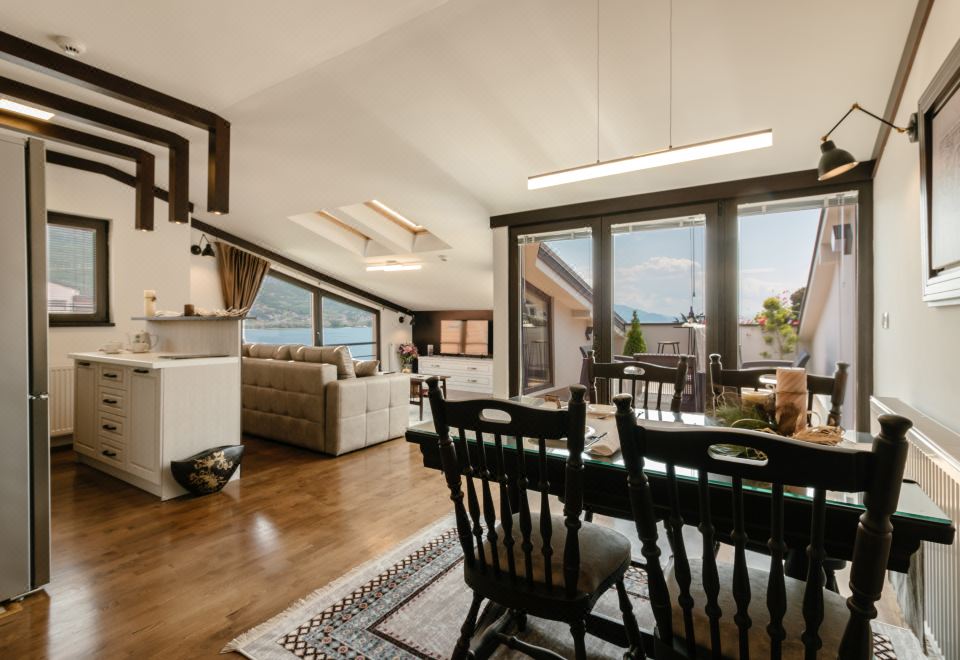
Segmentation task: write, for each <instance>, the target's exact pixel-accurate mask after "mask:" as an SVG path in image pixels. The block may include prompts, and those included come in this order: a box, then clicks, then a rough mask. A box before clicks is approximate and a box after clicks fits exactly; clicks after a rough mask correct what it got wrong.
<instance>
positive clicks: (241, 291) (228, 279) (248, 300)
mask: <svg viewBox="0 0 960 660" xmlns="http://www.w3.org/2000/svg"><path fill="white" fill-rule="evenodd" d="M217 266H218V270H219V271H220V288H221V289H222V290H223V304H224V306H225V307H226V308H227V309H228V310H237V311H243V312H246V311H247V310H249V309H250V307H251V306H252V305H253V301H254V299H255V298H256V297H257V292H259V291H260V285H261V284H262V283H263V278H264V277H266V275H267V271H268V270H270V262H269V261H267V260H266V259H261V258H260V257H258V256H256V255H254V254H250V253H249V252H245V251H244V250H241V249H239V248H235V247H233V246H232V245H227V244H226V243H222V242H218V243H217Z"/></svg>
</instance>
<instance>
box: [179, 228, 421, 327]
mask: <svg viewBox="0 0 960 660" xmlns="http://www.w3.org/2000/svg"><path fill="white" fill-rule="evenodd" d="M190 224H191V225H192V226H193V228H194V229H196V230H198V231H202V232H203V233H205V234H210V235H211V236H216V237H217V238H220V239H222V240H224V241H226V242H227V243H231V244H233V245H236V246H237V247H238V248H241V249H244V250H246V251H247V252H252V253H253V254H256V255H259V256H261V257H263V258H264V259H267V260H269V261H272V262H274V263H275V264H280V265H281V266H286V267H287V268H290V269H292V270H295V271H297V272H298V273H303V274H304V275H307V276H308V277H312V278H313V279H315V280H317V281H318V282H323V283H325V284H328V285H330V286H333V287H336V288H338V289H341V290H343V291H347V292H349V293H352V294H353V295H355V296H359V297H360V298H364V299H366V300H369V301H370V302H375V303H377V304H378V305H381V306H383V307H389V308H390V309H394V310H396V311H398V312H403V313H404V314H415V312H413V311H412V310H410V309H407V308H406V307H404V306H403V305H400V304H398V303H395V302H393V301H392V300H387V299H386V298H381V297H380V296H378V295H376V294H373V293H370V292H368V291H364V290H363V289H361V288H360V287H358V286H354V285H353V284H348V283H347V282H344V281H343V280H338V279H337V278H335V277H331V276H330V275H327V274H326V273H321V272H320V271H318V270H315V269H313V268H310V267H309V266H304V265H303V264H301V263H300V262H298V261H294V260H293V259H289V258H287V257H285V256H283V255H282V254H278V253H277V252H274V251H273V250H269V249H267V248H265V247H263V246H260V245H257V244H256V243H252V242H250V241H248V240H247V239H245V238H240V237H239V236H237V235H236V234H231V233H230V232H228V231H226V230H224V229H220V228H219V227H214V226H213V225H210V224H207V223H206V222H204V221H202V220H198V219H196V218H194V219H193V220H192V221H191V222H190Z"/></svg>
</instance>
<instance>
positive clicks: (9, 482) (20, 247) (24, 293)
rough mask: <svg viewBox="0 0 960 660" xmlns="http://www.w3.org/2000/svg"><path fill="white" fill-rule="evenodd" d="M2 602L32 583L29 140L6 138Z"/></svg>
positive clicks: (2, 157)
mask: <svg viewBox="0 0 960 660" xmlns="http://www.w3.org/2000/svg"><path fill="white" fill-rule="evenodd" d="M0 172H3V176H0V224H2V226H3V228H4V236H3V240H2V241H0V292H2V295H0V300H2V301H3V323H0V347H2V350H0V456H2V460H0V530H3V531H2V533H0V600H5V599H7V598H11V597H13V596H19V595H20V594H23V593H25V592H27V591H30V590H31V589H32V588H33V587H32V581H31V564H32V557H31V536H32V525H31V499H32V496H31V492H30V491H31V478H30V465H31V456H30V453H31V452H30V421H29V420H30V403H29V398H28V396H29V393H30V392H29V390H30V375H29V370H30V340H29V332H30V328H29V312H28V305H29V302H28V277H27V272H28V263H27V254H28V251H27V221H26V218H27V200H26V190H27V179H26V168H25V152H24V142H23V140H13V139H7V138H4V137H0Z"/></svg>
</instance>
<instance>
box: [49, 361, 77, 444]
mask: <svg viewBox="0 0 960 660" xmlns="http://www.w3.org/2000/svg"><path fill="white" fill-rule="evenodd" d="M48 389H49V390H50V435H51V436H57V435H68V434H70V433H73V367H51V368H50V382H49V383H48Z"/></svg>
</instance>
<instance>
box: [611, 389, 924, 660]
mask: <svg viewBox="0 0 960 660" xmlns="http://www.w3.org/2000/svg"><path fill="white" fill-rule="evenodd" d="M614 401H615V403H616V406H617V429H618V431H619V433H620V445H621V448H622V452H623V458H624V462H625V464H626V467H627V473H628V489H629V496H630V502H631V506H632V508H633V514H634V518H635V520H636V524H637V531H638V535H639V537H640V540H641V541H642V545H643V549H642V554H643V556H644V558H645V559H646V565H647V567H648V568H647V577H648V589H649V594H650V605H651V608H652V609H653V614H654V619H655V621H656V629H655V633H654V638H655V642H654V644H655V647H656V650H655V656H656V657H657V658H658V660H662V659H663V658H699V657H714V658H718V657H740V658H746V657H753V658H800V657H807V658H812V657H824V658H836V657H840V658H855V659H861V658H862V659H866V658H871V657H873V655H872V652H873V648H872V646H873V636H872V632H871V628H870V621H871V620H872V619H873V618H875V617H876V615H877V610H876V608H875V605H874V604H875V603H876V601H877V600H878V599H879V598H880V593H881V591H882V589H883V584H884V580H885V575H886V567H887V560H888V557H889V553H890V539H891V536H892V527H891V526H890V517H891V515H892V514H893V513H894V512H895V511H896V507H897V499H898V497H899V494H900V484H901V480H902V478H903V471H904V465H905V463H906V456H907V441H906V438H905V434H906V432H907V430H908V429H909V428H910V426H911V423H910V421H909V420H907V419H905V418H903V417H897V416H893V415H886V416H882V417H880V426H881V429H882V430H881V432H880V435H878V436H877V437H876V438H875V439H874V443H873V451H861V450H855V449H848V448H840V447H827V446H822V445H816V444H811V443H806V442H802V441H798V440H791V439H788V438H782V437H780V436H776V435H773V434H769V433H759V432H755V431H745V430H740V429H717V428H703V427H701V428H697V427H674V428H663V427H660V428H656V427H654V426H644V425H643V420H640V421H639V422H638V421H637V420H636V418H635V416H634V411H633V406H632V400H631V397H630V396H629V395H626V394H620V395H617V396H616V397H614ZM717 444H735V445H743V446H747V447H752V448H755V449H757V450H759V451H761V452H763V453H764V454H765V460H764V461H762V462H761V461H750V460H745V459H738V460H736V461H732V460H730V459H729V458H726V457H725V456H724V455H721V454H715V453H713V449H712V448H713V446H714V445H717ZM646 460H651V461H658V462H661V463H664V464H665V465H666V477H667V478H666V487H665V488H662V489H652V488H651V485H650V483H649V482H648V479H647V476H646V474H645V473H644V471H643V470H644V462H645V461H646ZM680 467H682V468H691V469H695V470H697V473H698V474H699V477H698V480H697V486H696V489H697V495H698V496H691V494H690V493H689V492H686V491H689V487H690V486H689V483H690V482H689V481H687V480H685V479H684V478H681V481H683V482H684V486H683V489H684V491H685V492H686V494H685V496H684V497H683V499H681V497H680V495H679V490H678V478H677V475H676V471H677V468H680ZM708 473H709V474H708ZM717 475H725V476H728V477H730V478H731V479H732V484H731V487H723V486H719V485H716V480H717ZM747 479H749V480H751V481H762V482H770V483H771V486H770V488H771V497H770V508H769V509H768V510H763V509H758V508H756V507H752V506H751V510H750V511H749V512H745V511H744V499H743V484H744V480H747ZM784 482H788V483H790V484H803V485H806V486H811V487H813V488H814V495H813V506H812V507H811V509H812V516H811V517H812V521H811V527H810V537H809V546H808V554H809V565H808V572H807V579H806V582H803V581H801V580H796V579H793V578H789V577H785V576H784V563H783V560H784V554H785V552H786V547H787V546H786V543H785V540H784V515H785V510H784V509H785V507H784V487H783V483H784ZM828 490H831V491H843V492H856V493H866V496H865V497H864V501H865V502H866V505H865V506H866V511H865V512H864V514H863V515H862V516H861V517H860V523H859V525H858V527H857V530H856V544H855V546H854V550H853V561H852V564H853V566H852V570H851V578H850V587H851V591H852V592H853V595H852V596H851V597H850V598H848V599H846V600H844V599H843V598H842V597H841V596H840V595H839V594H836V593H833V592H831V591H828V590H825V589H824V578H823V571H822V564H823V560H824V525H825V524H826V523H825V511H826V507H825V498H826V492H827V491H828ZM731 495H732V498H731ZM711 507H715V509H716V517H714V514H713V513H712V511H711ZM787 515H797V514H796V512H795V510H794V509H793V506H792V505H791V504H790V502H789V501H788V503H787ZM685 517H686V519H687V520H689V521H690V522H691V524H692V523H693V521H694V520H695V521H697V523H698V525H699V529H700V531H701V533H702V537H703V538H702V541H703V544H702V548H703V550H702V553H701V556H700V558H699V559H698V558H696V557H694V558H692V559H688V555H687V550H686V547H685V544H684V539H683V533H682V529H683V526H684V524H685V520H684V518H685ZM658 519H663V520H664V523H665V526H666V529H667V535H668V538H669V539H670V541H671V546H672V548H673V564H672V567H671V568H670V569H669V570H668V571H667V573H666V574H665V573H664V571H663V569H662V568H661V565H660V560H659V556H660V549H659V547H658V545H657V540H658V531H657V520H658ZM748 531H749V533H750V534H751V535H752V536H753V537H754V538H766V537H768V536H769V541H768V544H767V545H768V547H769V549H770V569H769V571H763V570H762V569H759V570H758V569H756V568H749V569H748V568H747V563H746V554H745V553H746V543H747V540H748V539H747V533H748ZM851 533H853V530H851ZM717 540H723V541H725V542H729V543H731V544H732V545H733V548H734V552H733V556H734V560H733V563H732V564H730V563H726V562H722V561H718V560H717V559H716V556H715V552H714V544H715V541H717ZM794 541H795V539H794ZM734 649H737V650H738V651H739V653H738V654H735V652H734Z"/></svg>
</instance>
